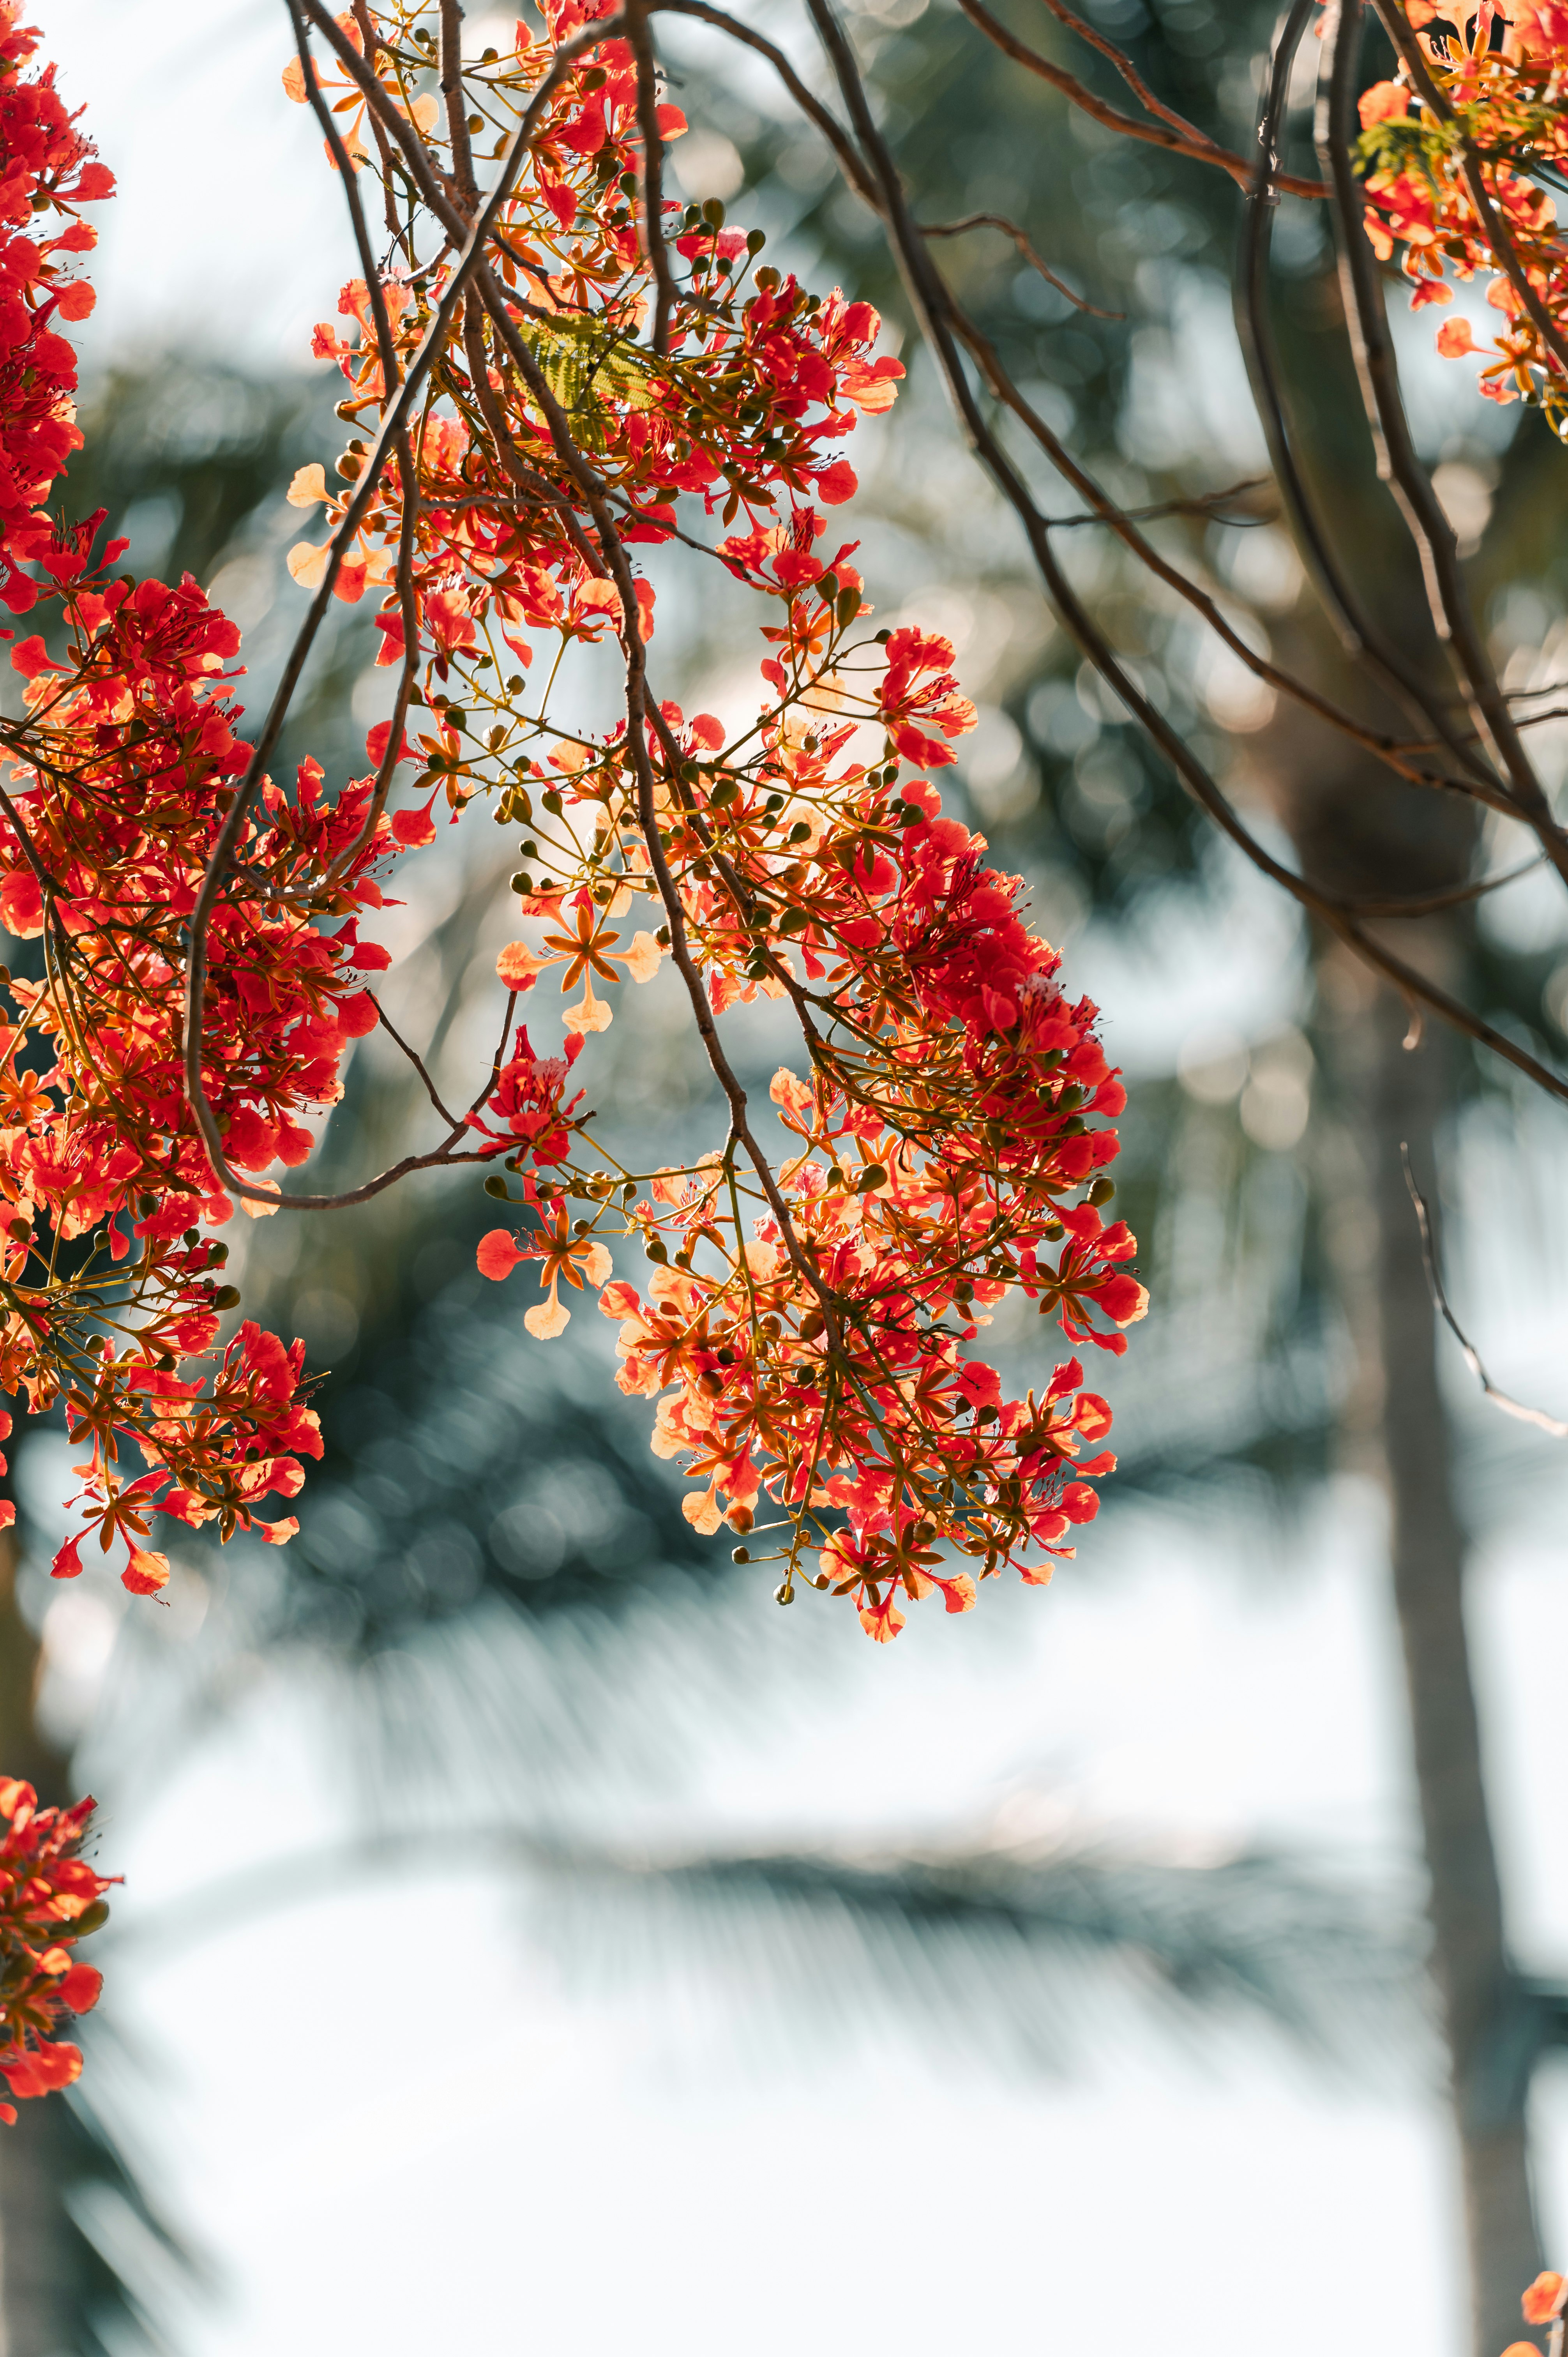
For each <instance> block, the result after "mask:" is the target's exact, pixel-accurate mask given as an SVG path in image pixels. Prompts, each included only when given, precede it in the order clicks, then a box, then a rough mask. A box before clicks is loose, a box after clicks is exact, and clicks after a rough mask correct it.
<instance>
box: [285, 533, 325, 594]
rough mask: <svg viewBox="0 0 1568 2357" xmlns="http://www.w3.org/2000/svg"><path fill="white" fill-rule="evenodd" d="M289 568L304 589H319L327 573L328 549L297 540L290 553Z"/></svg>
mask: <svg viewBox="0 0 1568 2357" xmlns="http://www.w3.org/2000/svg"><path fill="white" fill-rule="evenodd" d="M288 569H289V571H290V573H291V574H292V575H293V576H294V578H295V580H296V581H297V582H298V584H299V586H300V587H301V588H302V589H319V588H320V587H321V584H322V582H323V580H324V579H325V578H326V575H327V551H326V550H325V549H324V548H312V546H311V544H310V543H309V541H307V540H300V541H296V542H295V544H294V546H293V547H292V548H291V549H290V550H289V553H288Z"/></svg>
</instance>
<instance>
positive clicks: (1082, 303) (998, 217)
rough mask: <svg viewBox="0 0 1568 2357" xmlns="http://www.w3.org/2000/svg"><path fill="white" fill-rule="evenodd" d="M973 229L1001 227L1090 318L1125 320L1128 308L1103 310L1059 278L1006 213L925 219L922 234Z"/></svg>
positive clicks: (1049, 283)
mask: <svg viewBox="0 0 1568 2357" xmlns="http://www.w3.org/2000/svg"><path fill="white" fill-rule="evenodd" d="M972 229H999V230H1000V231H1002V234H1003V236H1004V237H1010V238H1011V239H1012V241H1013V242H1014V244H1015V246H1016V247H1017V249H1018V251H1019V253H1021V254H1022V255H1023V256H1024V258H1025V260H1026V262H1027V263H1028V264H1030V266H1031V268H1032V269H1035V270H1037V271H1038V272H1039V274H1040V276H1041V277H1042V278H1043V279H1044V280H1045V282H1046V284H1047V286H1054V287H1055V288H1056V290H1057V293H1058V295H1065V296H1067V299H1068V301H1069V303H1073V304H1076V305H1077V307H1078V308H1079V310H1080V311H1087V312H1088V314H1089V316H1090V318H1091V319H1124V318H1125V317H1127V314H1126V312H1125V311H1102V310H1101V307H1100V306H1099V304H1098V303H1091V302H1090V300H1089V298H1088V296H1086V295H1075V294H1074V292H1073V290H1072V288H1071V287H1070V286H1069V285H1068V284H1067V281H1066V280H1065V279H1062V278H1058V276H1057V274H1056V272H1055V271H1054V270H1051V269H1049V268H1047V264H1045V263H1044V262H1042V260H1041V259H1040V256H1039V255H1038V254H1037V253H1036V251H1035V249H1034V247H1033V245H1032V244H1031V243H1030V242H1029V238H1028V235H1027V232H1026V231H1024V230H1021V229H1020V228H1019V226H1018V224H1017V222H1016V221H1009V220H1008V219H1007V216H1006V214H1005V213H970V214H968V215H967V216H966V218H965V219H964V220H962V221H926V222H922V223H921V227H920V235H921V236H922V237H961V236H962V235H963V234H964V231H966V230H972Z"/></svg>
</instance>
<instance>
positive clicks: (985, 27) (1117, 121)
mask: <svg viewBox="0 0 1568 2357" xmlns="http://www.w3.org/2000/svg"><path fill="white" fill-rule="evenodd" d="M958 5H959V6H960V7H961V9H962V10H963V13H964V15H965V16H967V17H968V18H969V20H970V23H971V24H972V25H974V26H976V27H978V28H979V29H980V31H981V32H983V34H984V35H985V37H986V38H987V39H988V40H990V41H994V43H995V44H996V47H997V48H999V49H1000V50H1001V51H1002V52H1003V54H1004V56H1005V57H1009V58H1011V59H1013V62H1014V64H1015V65H1020V66H1023V67H1024V68H1025V69H1026V71H1027V72H1029V73H1032V74H1037V75H1038V76H1039V78H1040V80H1041V81H1048V82H1049V83H1050V85H1051V88H1052V89H1053V90H1059V91H1061V93H1062V96H1063V97H1064V98H1066V99H1069V100H1070V101H1071V102H1072V104H1073V105H1074V106H1077V107H1080V108H1081V109H1082V111H1083V113H1085V114H1088V115H1092V117H1093V118H1094V120H1095V122H1096V123H1101V124H1104V125H1105V128H1106V129H1107V130H1108V131H1118V132H1120V133H1121V134H1122V136H1123V138H1127V139H1142V140H1144V141H1145V142H1146V143H1147V144H1148V145H1150V146H1152V147H1163V148H1165V150H1166V152H1167V154H1169V155H1173V156H1191V158H1192V159H1193V161H1194V162H1195V163H1197V164H1217V165H1218V166H1219V169H1220V170H1221V171H1222V172H1229V173H1230V178H1232V179H1233V180H1234V181H1235V182H1236V183H1237V185H1238V187H1240V188H1245V187H1246V185H1247V183H1248V181H1249V180H1250V179H1251V177H1252V167H1251V164H1249V163H1248V162H1247V159H1246V157H1245V156H1233V155H1232V154H1231V153H1230V149H1229V148H1228V147H1221V146H1219V145H1218V144H1217V143H1216V142H1215V141H1214V140H1212V139H1208V138H1205V136H1204V135H1203V133H1202V132H1201V131H1192V132H1190V133H1189V134H1184V133H1182V132H1179V131H1172V130H1170V129H1168V128H1167V127H1166V126H1165V124H1155V123H1140V122H1139V121H1138V119H1137V117H1136V116H1135V115H1132V114H1123V113H1122V110H1121V108H1120V107H1116V106H1110V105H1108V104H1107V103H1106V102H1105V100H1104V99H1102V98H1096V97H1095V95H1094V92H1093V91H1091V90H1090V89H1089V88H1088V87H1087V85H1086V84H1085V83H1083V82H1081V81H1079V79H1078V76H1077V75H1076V74H1070V73H1069V72H1068V71H1067V70H1066V68H1065V67H1063V66H1058V65H1053V64H1052V62H1051V60H1050V59H1049V58H1043V57H1042V56H1041V55H1040V53H1039V51H1038V49H1032V48H1030V47H1029V44H1028V43H1027V41H1021V40H1020V39H1019V38H1018V36H1017V35H1016V33H1010V32H1009V31H1008V29H1007V27H1006V26H1005V25H1004V24H1003V23H1001V21H1000V20H999V19H998V18H997V17H995V16H993V15H992V13H991V11H990V9H989V8H987V7H985V6H984V5H983V0H958ZM1275 185H1276V186H1277V187H1279V188H1284V189H1286V190H1288V192H1289V193H1290V195H1292V196H1293V197H1326V196H1328V195H1329V194H1331V191H1330V190H1329V189H1328V188H1326V187H1325V186H1324V184H1323V182H1322V181H1321V180H1298V179H1296V178H1294V177H1293V176H1291V175H1290V174H1288V173H1282V174H1281V176H1280V178H1279V179H1278V181H1277V182H1276V183H1275Z"/></svg>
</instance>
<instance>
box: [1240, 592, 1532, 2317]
mask: <svg viewBox="0 0 1568 2357" xmlns="http://www.w3.org/2000/svg"><path fill="white" fill-rule="evenodd" d="M1417 610H1419V609H1417ZM1328 675H1329V676H1332V672H1331V669H1330V670H1328ZM1335 684H1336V685H1337V686H1338V687H1340V688H1344V687H1346V686H1350V687H1351V692H1352V694H1353V693H1354V687H1353V684H1352V683H1348V682H1347V681H1346V680H1345V679H1344V678H1343V676H1341V677H1340V678H1338V679H1337V680H1336V681H1335ZM1392 720H1393V716H1392V715H1391V713H1384V714H1382V715H1381V716H1380V721H1381V725H1384V726H1390V725H1391V723H1392ZM1271 750H1272V752H1273V784H1274V787H1275V789H1276V791H1277V796H1278V806H1279V810H1280V814H1281V816H1282V818H1283V821H1284V823H1285V824H1286V825H1287V827H1288V828H1289V830H1290V832H1291V834H1292V835H1293V837H1294V841H1295V844H1296V847H1297V851H1298V854H1299V856H1300V858H1301V860H1302V864H1303V866H1304V869H1305V871H1306V872H1307V873H1308V874H1309V875H1312V876H1313V877H1316V879H1318V880H1320V881H1322V882H1324V883H1329V884H1333V885H1334V886H1336V887H1337V888H1339V889H1341V890H1344V891H1349V892H1356V893H1360V894H1364V895H1367V896H1369V897H1373V896H1387V895H1394V894H1418V893H1423V892H1437V891H1442V890H1444V889H1445V888H1448V887H1450V886H1452V885H1455V884H1457V883H1460V882H1462V881H1463V880H1464V879H1465V877H1466V874H1467V873H1468V871H1469V867H1470V863H1471V859H1472V856H1473V851H1474V845H1475V830H1474V822H1473V818H1472V815H1471V813H1470V811H1469V810H1468V809H1467V808H1466V806H1465V805H1463V804H1462V803H1459V802H1457V801H1455V802H1452V803H1450V802H1443V801H1440V800H1439V799H1438V798H1437V797H1435V796H1434V795H1431V794H1425V795H1423V794H1421V793H1418V792H1414V791H1410V790H1409V789H1406V788H1403V787H1401V786H1399V785H1397V784H1394V783H1392V782H1391V781H1390V780H1388V778H1387V776H1386V773H1381V772H1380V771H1378V770H1376V769H1374V768H1372V767H1371V766H1370V765H1369V764H1367V763H1365V762H1363V761H1360V760H1359V759H1356V758H1355V757H1354V756H1351V757H1347V755H1346V752H1345V750H1344V748H1343V747H1342V746H1335V745H1333V744H1332V743H1331V742H1330V740H1328V738H1327V737H1326V733H1325V732H1323V731H1321V730H1320V729H1318V728H1316V726H1315V725H1313V724H1311V723H1310V722H1305V721H1303V720H1301V719H1299V718H1294V717H1293V719H1292V720H1291V722H1290V723H1289V726H1288V732H1287V730H1285V729H1282V730H1281V732H1280V734H1279V736H1278V737H1277V738H1276V741H1275V743H1274V745H1273V748H1271ZM1388 937H1389V940H1390V943H1391V946H1392V947H1394V948H1396V949H1397V950H1398V951H1399V952H1400V954H1401V955H1402V956H1403V957H1405V958H1406V959H1408V960H1410V961H1411V962H1412V963H1414V964H1417V965H1418V966H1419V967H1421V968H1422V969H1423V971H1424V972H1426V973H1427V974H1430V975H1432V977H1433V978H1434V979H1441V980H1443V981H1445V982H1447V983H1448V984H1449V985H1450V986H1455V985H1458V984H1459V982H1460V981H1461V979H1462V969H1463V966H1464V963H1465V959H1466V945H1467V941H1468V933H1467V930H1466V920H1465V919H1464V918H1463V917H1461V916H1455V915H1449V916H1444V917H1439V918H1428V919H1423V920H1419V921H1402V922H1400V923H1398V924H1397V925H1391V926H1390V927H1389V928H1388ZM1317 974H1318V984H1319V990H1318V1000H1319V1010H1320V1020H1321V1026H1322V1031H1323V1036H1324V1039H1325V1044H1326V1048H1327V1050H1328V1060H1329V1064H1330V1068H1331V1069H1330V1078H1331V1081H1332V1082H1333V1084H1334V1093H1335V1095H1336V1097H1337V1116H1338V1124H1339V1135H1338V1138H1337V1142H1336V1144H1335V1145H1334V1146H1332V1147H1331V1148H1330V1151H1329V1157H1328V1159H1329V1160H1330V1162H1331V1163H1332V1164H1333V1166H1334V1168H1333V1171H1332V1173H1331V1176H1330V1188H1331V1190H1332V1191H1334V1192H1336V1193H1337V1194H1338V1196H1339V1199H1340V1200H1339V1205H1338V1214H1337V1220H1336V1221H1335V1222H1334V1224H1335V1225H1336V1226H1337V1231H1338V1236H1337V1250H1336V1254H1335V1257H1336V1258H1337V1261H1338V1262H1339V1265H1340V1270H1341V1276H1342V1280H1343V1283H1344V1292H1345V1303H1346V1311H1347V1315H1348V1319H1349V1323H1350V1327H1351V1331H1352V1335H1353V1337H1354V1339H1355V1341H1356V1344H1357V1348H1358V1351H1359V1358H1360V1362H1361V1363H1360V1371H1359V1380H1358V1382H1357V1383H1356V1385H1355V1387H1354V1390H1353V1393H1352V1397H1351V1400H1350V1403H1349V1412H1348V1418H1347V1422H1348V1430H1347V1434H1346V1441H1347V1446H1348V1451H1349V1453H1350V1455H1351V1457H1352V1458H1353V1459H1354V1460H1355V1461H1357V1462H1358V1463H1359V1467H1360V1468H1361V1469H1364V1470H1366V1471H1369V1472H1370V1473H1373V1474H1374V1475H1375V1476H1376V1477H1378V1478H1379V1479H1380V1480H1381V1482H1382V1483H1383V1485H1384V1487H1385V1489H1386V1491H1387V1496H1388V1501H1389V1523H1390V1555H1391V1564H1390V1569H1391V1577H1392V1585H1393V1600H1394V1605H1395V1609H1396V1612H1397V1615H1398V1620H1399V1630H1400V1640H1401V1645H1402V1652H1403V1658H1404V1671H1405V1684H1406V1688H1407V1692H1408V1695H1409V1702H1410V1720H1411V1735H1412V1755H1413V1768H1414V1775H1415V1783H1416V1788H1417V1792H1418V1794H1419V1800H1420V1812H1421V1825H1422V1835H1423V1846H1424V1853H1425V1864H1426V1870H1427V1878H1428V1883H1427V1913H1428V1919H1429V1922H1430V1927H1431V1948H1430V1960H1431V1971H1432V1976H1433V1981H1434V1989H1435V1995H1436V1999H1437V2005H1438V2008H1439V2013H1440V2018H1441V2021H1442V2025H1443V2029H1444V2036H1445V2040H1446V2044H1447V2049H1448V2055H1449V2061H1450V2093H1451V2098H1452V2104H1453V2115H1454V2122H1455V2135H1456V2138H1457V2145H1458V2158H1459V2171H1460V2178H1461V2182H1462V2185H1463V2190H1464V2206H1465V2224H1466V2252H1467V2256H1468V2262H1469V2276H1470V2291H1471V2330H1472V2335H1473V2341H1472V2345H1473V2348H1474V2352H1475V2357H1498V2351H1499V2350H1501V2349H1503V2348H1504V2347H1506V2346H1507V2344H1508V2343H1509V2341H1516V2340H1517V2339H1518V2338H1519V2335H1520V2304H1519V2303H1520V2292H1521V2291H1522V2290H1523V2288H1524V2287H1525V2286H1526V2285H1527V2284H1528V2283H1529V2282H1530V2278H1531V2276H1533V2275H1534V2274H1535V2273H1536V2271H1537V2270H1538V2268H1539V2267H1540V2266H1541V2255H1540V2239H1539V2234H1538V2232H1537V2227H1536V2221H1535V2211H1534V2203H1533V2199H1532V2194H1531V2187H1530V2158H1529V2139H1528V2133H1527V2119H1526V2104H1527V2098H1528V2094H1529V2086H1530V2070H1531V2066H1532V2063H1533V2061H1534V2054H1535V2047H1534V2023H1533V2019H1532V2017H1531V2014H1530V2008H1529V2007H1528V2006H1527V2004H1526V2003H1525V2002H1524V2000H1523V1998H1522V1996H1521V1995H1520V1991H1519V1989H1518V1986H1517V1984H1516V1982H1515V1979H1514V1976H1513V1975H1512V1972H1511V1970H1510V1966H1509V1955H1508V1948H1507V1941H1506V1934H1505V1926H1504V1919H1503V1905H1502V1894H1501V1889H1500V1887H1499V1882H1498V1867H1497V1857H1496V1852H1495V1849H1494V1846H1493V1842H1492V1834H1491V1827H1490V1824H1489V1821H1488V1818H1487V1797H1486V1784H1485V1776H1484V1761H1483V1754H1482V1746H1481V1732H1480V1727H1479V1723H1478V1718H1477V1708H1476V1696H1475V1691H1474V1685H1473V1681H1472V1677H1471V1670H1470V1654H1469V1646H1468V1641H1467V1636H1466V1625H1465V1564H1466V1532H1465V1527H1464V1523H1463V1519H1462V1516H1461V1512H1460V1508H1459V1501H1458V1498H1457V1495H1456V1491H1455V1478H1454V1449H1453V1437H1452V1432H1451V1428H1450V1424H1449V1417H1448V1413H1447V1409H1446V1406H1445V1404H1444V1397H1443V1392H1442V1389H1441V1385H1440V1383H1439V1364H1440V1362H1439V1355H1438V1354H1439V1348H1440V1341H1439V1329H1438V1325H1437V1320H1436V1316H1435V1312H1434V1308H1433V1304H1432V1298H1431V1295H1430V1291H1429V1289H1428V1286H1427V1282H1426V1275H1425V1271H1424V1268H1423V1264H1422V1256H1421V1239H1420V1233H1419V1230H1418V1228H1417V1225H1416V1220H1415V1215H1414V1211H1413V1207H1412V1202H1411V1199H1410V1194H1409V1191H1408V1189H1407V1186H1406V1182H1405V1177H1404V1170H1403V1165H1402V1147H1405V1146H1408V1148H1409V1151H1410V1154H1411V1158H1412V1164H1413V1166H1414V1168H1415V1171H1416V1174H1417V1179H1418V1183H1419V1184H1420V1186H1421V1188H1422V1190H1423V1194H1425V1195H1426V1197H1427V1199H1428V1201H1429V1202H1434V1201H1435V1197H1436V1186H1435V1168H1436V1145H1437V1137H1438V1132H1439V1130H1440V1127H1441V1125H1442V1124H1443V1122H1444V1117H1445V1115H1446V1114H1447V1113H1448V1112H1449V1111H1450V1110H1451V1108H1452V1106H1453V1104H1454V1102H1455V1082H1456V1078H1457V1073H1458V1059H1459V1056H1460V1055H1461V1054H1462V1053H1463V1052H1465V1051H1464V1050H1463V1049H1461V1048H1460V1047H1459V1046H1458V1045H1457V1044H1456V1043H1455V1041H1454V1040H1453V1039H1452V1038H1451V1037H1450V1036H1449V1035H1448V1034H1447V1033H1446V1032H1445V1031H1441V1030H1440V1029H1439V1028H1437V1027H1436V1026H1434V1025H1430V1024H1429V1025H1427V1026H1426V1027H1425V1029H1424V1032H1420V1031H1419V1027H1415V1028H1413V1029H1412V1013H1411V1010H1410V1009H1409V1008H1408V1007H1407V1006H1405V1005H1404V1004H1403V1002H1402V1000H1401V999H1400V998H1399V997H1398V996H1397V995H1396V994H1395V993H1393V992H1391V991H1390V990H1388V989H1386V988H1384V987H1382V986H1381V985H1379V984H1378V983H1377V982H1376V981H1375V980H1374V979H1373V978H1372V977H1371V976H1370V975H1369V974H1368V972H1367V970H1366V969H1365V968H1364V967H1363V966H1361V965H1360V964H1359V963H1354V962H1352V961H1351V960H1350V959H1349V958H1348V955H1347V953H1346V952H1344V951H1343V950H1342V949H1341V948H1340V947H1339V945H1338V944H1337V943H1332V942H1320V943H1319V945H1318V959H1317ZM1407 1042H1408V1043H1409V1044H1407Z"/></svg>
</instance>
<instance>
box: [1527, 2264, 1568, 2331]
mask: <svg viewBox="0 0 1568 2357" xmlns="http://www.w3.org/2000/svg"><path fill="white" fill-rule="evenodd" d="M1564 2292H1568V2276H1560V2275H1557V2274H1554V2273H1553V2272H1552V2269H1551V2268H1545V2269H1543V2270H1542V2272H1541V2274H1540V2275H1538V2276H1536V2278H1535V2281H1534V2282H1533V2283H1532V2284H1531V2285H1530V2289H1529V2290H1528V2291H1527V2292H1526V2293H1525V2295H1524V2297H1523V2298H1522V2299H1521V2300H1520V2307H1521V2308H1522V2309H1523V2310H1524V2320H1525V2322H1526V2323H1527V2324H1550V2323H1551V2322H1552V2319H1553V2317H1557V2316H1561V2315H1562V2313H1563V2294H1564Z"/></svg>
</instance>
